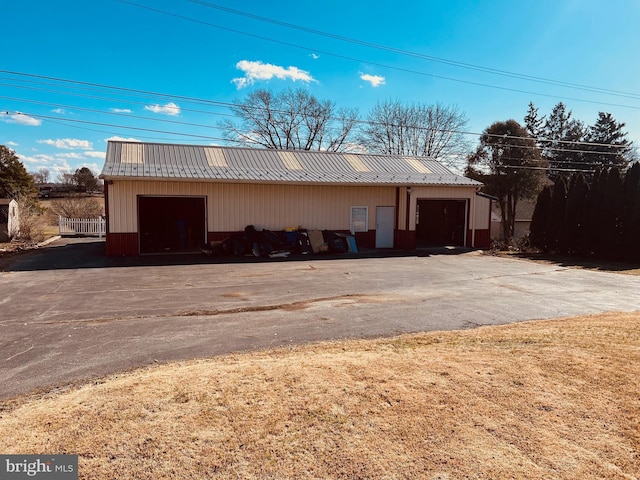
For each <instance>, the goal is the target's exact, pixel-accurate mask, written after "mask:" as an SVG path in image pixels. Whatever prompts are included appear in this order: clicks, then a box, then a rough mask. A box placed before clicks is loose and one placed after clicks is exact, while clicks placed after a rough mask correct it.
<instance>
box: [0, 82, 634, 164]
mask: <svg viewBox="0 0 640 480" xmlns="http://www.w3.org/2000/svg"><path fill="white" fill-rule="evenodd" d="M0 73H4V74H9V75H14V76H26V77H29V78H38V79H46V80H50V81H51V80H53V81H56V82H62V83H69V84H72V85H83V86H86V87H92V88H94V87H97V88H102V89H105V90H109V91H117V92H126V93H129V94H135V95H144V96H148V95H152V96H154V97H161V98H164V99H173V100H178V101H183V100H184V101H189V102H194V103H202V104H211V105H215V106H225V107H228V108H232V109H233V108H240V107H242V108H246V106H245V105H242V104H237V103H229V102H218V101H214V100H207V99H202V98H198V97H189V96H184V95H173V94H166V93H160V92H152V91H146V90H137V89H131V88H126V87H117V86H113V85H104V84H99V83H92V82H83V81H78V80H70V79H64V78H58V77H50V76H45V75H37V74H30V73H22V72H14V71H9V70H0ZM19 88H27V89H29V88H32V87H19ZM70 94H71V95H74V93H70ZM75 95H76V96H83V95H82V94H75ZM89 98H97V99H102V100H108V101H121V102H124V103H127V102H128V103H133V104H140V105H141V104H142V103H141V102H134V101H131V100H117V99H111V98H104V97H93V96H89ZM69 108H70V107H69ZM78 108H79V109H80V108H82V107H78ZM185 110H188V109H185ZM193 111H196V112H200V113H207V114H214V115H221V116H233V115H230V114H222V113H217V112H216V113H213V112H207V111H202V110H193ZM114 113H115V112H114ZM276 113H285V112H276ZM143 118H146V117H143ZM331 119H332V120H339V118H336V117H332V118H331ZM357 123H359V124H366V125H378V126H380V125H384V124H382V123H378V122H370V121H367V120H361V119H359V120H357ZM391 126H393V125H391ZM411 128H415V129H418V130H420V129H427V128H426V127H420V126H412V127H411ZM439 131H440V132H442V133H460V134H463V135H472V136H482V135H485V136H489V137H496V138H498V137H499V138H505V139H513V140H530V139H531V137H520V136H514V135H495V134H486V133H478V132H468V131H461V130H439ZM537 141H538V142H555V143H557V144H563V145H588V146H593V147H606V148H627V147H628V145H611V144H607V143H591V142H584V141H573V140H554V139H547V138H542V137H540V138H538V139H537ZM523 147H524V146H523ZM528 148H536V147H535V146H530V147H528ZM546 148H548V149H554V150H559V151H560V149H559V148H557V147H546ZM568 151H572V152H575V150H573V149H572V150H568ZM589 153H591V152H589ZM603 153H608V152H603Z"/></svg>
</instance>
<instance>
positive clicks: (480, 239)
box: [467, 229, 491, 248]
mask: <svg viewBox="0 0 640 480" xmlns="http://www.w3.org/2000/svg"><path fill="white" fill-rule="evenodd" d="M471 241H472V232H471V230H467V246H468V247H471V246H472V245H471ZM473 247H474V248H489V247H491V232H490V230H489V229H486V230H476V244H475V245H474V246H473Z"/></svg>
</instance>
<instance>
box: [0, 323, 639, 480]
mask: <svg viewBox="0 0 640 480" xmlns="http://www.w3.org/2000/svg"><path fill="white" fill-rule="evenodd" d="M639 365H640V314H639V313H636V314H605V315H597V316H591V317H581V318H573V319H561V320H549V321H538V322H527V323H520V324H516V325H509V326H503V327H484V328H479V329H474V330H469V331H462V332H436V333H425V334H418V335H405V336H400V337H396V338H391V339H379V340H370V341H346V342H335V343H323V344H316V345H310V346H303V347H296V348H292V349H280V350H275V351H268V352H258V353H250V354H244V355H231V356H225V357H220V358H215V359H211V360H200V361H191V362H186V363H177V364H171V365H165V366H158V367H154V368H148V369H143V370H137V371H134V372H130V373H127V374H122V375H114V376H111V377H108V378H105V379H102V380H100V381H96V382H94V383H92V384H88V385H84V386H81V387H78V388H74V389H71V390H67V391H63V392H57V393H49V394H46V395H44V396H40V397H38V398H35V397H23V398H20V399H16V400H13V401H9V402H5V403H4V404H0V405H1V408H2V411H0V415H1V418H0V451H1V452H3V453H15V454H27V453H45V452H46V453H78V454H79V455H80V478H87V479H94V478H95V479H106V478H129V479H131V478H180V479H181V478H211V477H214V476H215V477H216V478H439V479H447V478H451V479H452V478H517V479H524V478H566V479H575V478H593V479H595V478H598V479H602V478H604V479H613V478H636V477H634V476H635V475H637V474H638V472H640V395H639V394H638V392H640V375H638V371H639Z"/></svg>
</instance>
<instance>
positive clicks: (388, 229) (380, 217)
mask: <svg viewBox="0 0 640 480" xmlns="http://www.w3.org/2000/svg"><path fill="white" fill-rule="evenodd" d="M395 222H396V208H395V207H376V248H393V233H394V225H395Z"/></svg>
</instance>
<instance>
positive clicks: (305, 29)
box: [118, 0, 640, 99]
mask: <svg viewBox="0 0 640 480" xmlns="http://www.w3.org/2000/svg"><path fill="white" fill-rule="evenodd" d="M118 1H120V2H122V3H128V4H131V5H136V6H139V5H138V4H134V3H132V2H128V1H126V0H118ZM186 1H187V2H190V3H193V4H196V5H201V6H204V7H208V8H212V9H216V10H219V11H223V12H227V13H231V14H233V15H238V16H242V17H245V18H251V19H253V20H257V21H260V22H265V23H271V24H273V25H278V26H281V27H286V28H289V29H293V30H298V31H301V32H306V33H311V34H314V35H319V36H322V37H326V38H332V39H334V40H339V41H342V42H347V43H352V44H354V45H361V46H365V47H370V48H373V49H376V50H383V51H387V52H392V53H397V54H400V55H405V56H409V57H414V58H420V59H423V60H429V61H432V62H437V63H443V64H446V65H453V66H456V67H461V68H465V69H470V70H476V71H480V72H485V73H491V74H495V75H501V76H505V77H510V78H517V79H521V80H529V81H533V82H539V83H545V84H550V85H557V86H562V87H569V88H573V89H578V90H585V91H588V92H592V93H604V94H607V95H615V96H620V97H625V98H633V99H640V94H637V93H629V92H622V91H619V90H609V89H605V88H599V87H592V86H588V85H581V84H577V83H570V82H564V81H560V80H553V79H549V78H543V77H536V76H533V75H526V74H521V73H514V72H508V71H506V70H499V69H495V68H490V67H484V66H481V65H473V64H470V63H464V62H458V61H455V60H449V59H446V58H441V57H434V56H431V55H425V54H422V53H418V52H412V51H410V50H403V49H400V48H396V47H391V46H388V45H382V44H378V43H373V42H368V41H365V40H358V39H355V38H351V37H346V36H342V35H337V34H334V33H330V32H325V31H322V30H316V29H313V28H309V27H304V26H301V25H297V24H294V23H287V22H283V21H280V20H276V19H273V18H269V17H264V16H261V15H256V14H252V13H248V12H244V11H241V10H236V9H233V8H230V7H225V6H222V5H217V4H214V3H211V2H206V1H204V0H186Z"/></svg>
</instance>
